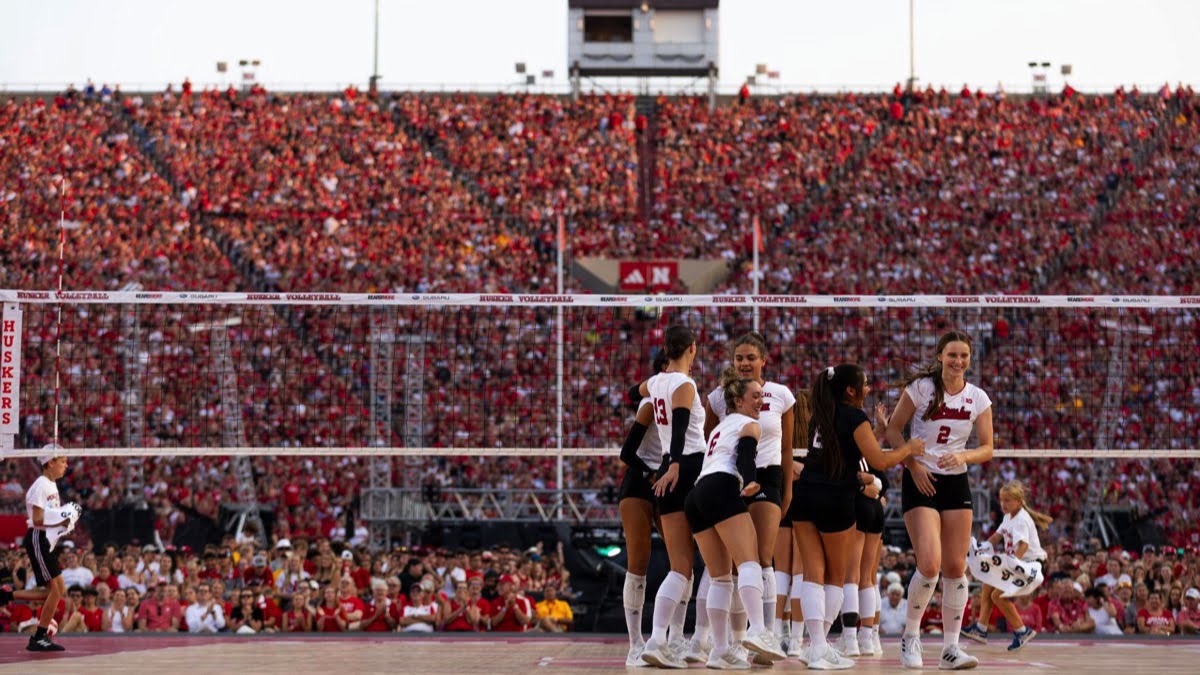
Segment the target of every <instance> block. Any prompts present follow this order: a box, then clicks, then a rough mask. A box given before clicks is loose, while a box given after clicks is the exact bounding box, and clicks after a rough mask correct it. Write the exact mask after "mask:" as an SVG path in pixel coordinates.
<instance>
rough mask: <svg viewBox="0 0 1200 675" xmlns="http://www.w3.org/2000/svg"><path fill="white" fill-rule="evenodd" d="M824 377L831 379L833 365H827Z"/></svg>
mask: <svg viewBox="0 0 1200 675" xmlns="http://www.w3.org/2000/svg"><path fill="white" fill-rule="evenodd" d="M825 378H826V379H829V380H832V379H833V366H829V367H828V368H826V369H825Z"/></svg>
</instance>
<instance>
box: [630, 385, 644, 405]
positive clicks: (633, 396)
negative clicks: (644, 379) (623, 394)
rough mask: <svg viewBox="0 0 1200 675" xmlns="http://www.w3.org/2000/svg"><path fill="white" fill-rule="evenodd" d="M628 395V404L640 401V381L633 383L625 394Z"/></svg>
mask: <svg viewBox="0 0 1200 675" xmlns="http://www.w3.org/2000/svg"><path fill="white" fill-rule="evenodd" d="M627 396H628V397H629V405H637V404H639V403H641V402H642V398H643V397H642V383H641V382H638V383H637V384H635V385H633V387H632V388H631V389H630V390H629V393H628V394H627Z"/></svg>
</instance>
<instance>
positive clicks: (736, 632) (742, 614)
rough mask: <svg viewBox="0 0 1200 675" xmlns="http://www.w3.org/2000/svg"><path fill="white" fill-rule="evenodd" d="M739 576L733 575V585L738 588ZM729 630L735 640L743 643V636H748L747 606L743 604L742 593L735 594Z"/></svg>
mask: <svg viewBox="0 0 1200 675" xmlns="http://www.w3.org/2000/svg"><path fill="white" fill-rule="evenodd" d="M737 586H738V577H737V575H736V574H735V575H733V587H734V588H737ZM729 632H730V634H731V635H732V636H733V641H734V642H736V643H738V644H741V642H742V638H744V637H746V606H745V605H743V604H742V596H741V594H740V593H737V592H735V593H734V594H733V601H732V603H731V604H730V606H729Z"/></svg>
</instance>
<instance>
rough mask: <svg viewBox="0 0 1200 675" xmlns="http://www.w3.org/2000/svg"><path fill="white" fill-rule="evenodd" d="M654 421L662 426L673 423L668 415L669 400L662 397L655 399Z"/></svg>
mask: <svg viewBox="0 0 1200 675" xmlns="http://www.w3.org/2000/svg"><path fill="white" fill-rule="evenodd" d="M654 423H655V424H657V425H658V426H660V427H665V426H667V425H668V424H670V423H671V420H670V419H669V418H668V417H667V402H666V401H664V400H662V399H661V398H656V399H654Z"/></svg>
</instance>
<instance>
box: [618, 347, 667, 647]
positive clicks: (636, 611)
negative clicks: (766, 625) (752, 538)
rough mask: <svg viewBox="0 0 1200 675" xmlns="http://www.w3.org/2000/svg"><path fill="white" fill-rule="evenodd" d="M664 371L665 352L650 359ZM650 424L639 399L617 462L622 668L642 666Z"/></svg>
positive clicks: (654, 451)
mask: <svg viewBox="0 0 1200 675" xmlns="http://www.w3.org/2000/svg"><path fill="white" fill-rule="evenodd" d="M666 367H667V355H666V352H665V351H659V352H658V355H657V356H656V357H655V358H654V365H653V372H655V373H660V372H662V371H663V369H665V368H666ZM653 424H654V402H653V401H652V400H651V399H650V398H649V397H646V398H643V399H642V400H641V401H640V402H639V403H638V404H637V417H636V418H635V419H634V421H633V426H632V427H630V429H629V434H628V436H626V437H625V444H624V445H622V446H621V461H622V462H624V463H625V466H626V467H627V468H626V469H625V475H624V476H623V477H622V478H621V490H620V493H619V497H618V501H617V509H618V510H619V511H620V514H621V525H622V527H623V528H624V530H625V550H626V551H627V552H628V561H627V567H626V571H625V592H624V605H625V625H626V627H627V628H628V629H629V654H628V656H627V657H626V658H625V666H626V667H638V666H642V665H646V664H645V661H642V649H643V648H645V646H646V643H645V642H644V641H643V639H642V609H643V607H644V605H645V602H646V570H647V569H648V568H649V566H650V532H651V530H652V528H653V527H654V522H655V516H656V511H655V507H654V501H655V500H654V472H656V471H658V467H659V465H660V464H662V455H663V452H662V443H661V442H660V441H659V438H658V432H657V431H654V432H652V433H647V431H649V429H650V427H651V426H652V425H653Z"/></svg>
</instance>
